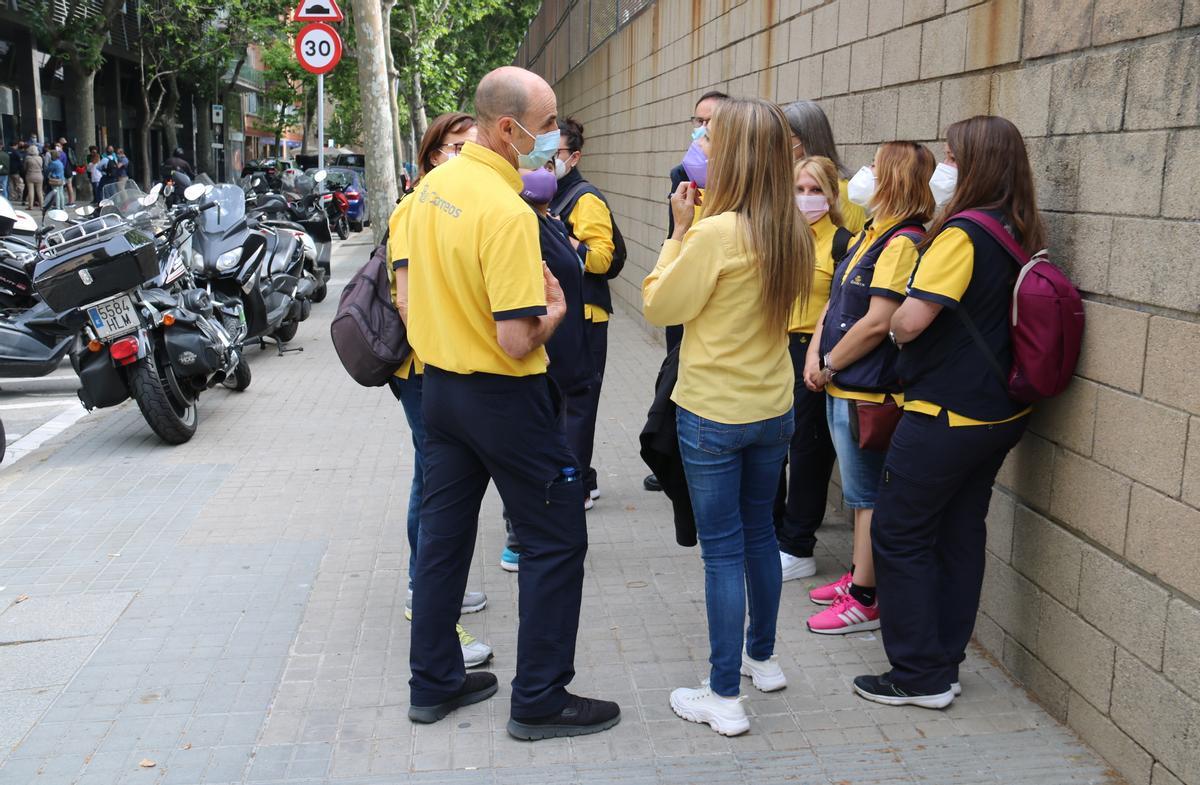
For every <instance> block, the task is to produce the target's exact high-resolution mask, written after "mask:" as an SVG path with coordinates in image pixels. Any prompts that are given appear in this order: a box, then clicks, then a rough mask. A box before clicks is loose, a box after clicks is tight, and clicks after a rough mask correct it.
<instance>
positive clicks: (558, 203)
mask: <svg viewBox="0 0 1200 785" xmlns="http://www.w3.org/2000/svg"><path fill="white" fill-rule="evenodd" d="M589 189H591V190H589ZM595 190H596V187H595V186H594V185H592V184H591V183H589V182H588V181H587V180H580V181H579V182H577V183H575V185H573V186H571V187H570V188H568V189H567V191H566V192H565V193H563V194H562V195H560V196H557V197H555V199H554V201H553V202H552V203H551V204H550V212H552V213H554V214H555V215H557V216H560V217H561V216H562V214H563V211H564V210H566V209H567V208H568V207H572V208H573V207H574V206H575V203H576V202H578V201H579V197H581V196H583V194H584V193H585V192H587V193H592V192H593V191H595ZM597 195H598V194H597ZM600 201H602V202H603V201H604V197H600ZM605 206H607V203H605ZM568 212H569V211H568Z"/></svg>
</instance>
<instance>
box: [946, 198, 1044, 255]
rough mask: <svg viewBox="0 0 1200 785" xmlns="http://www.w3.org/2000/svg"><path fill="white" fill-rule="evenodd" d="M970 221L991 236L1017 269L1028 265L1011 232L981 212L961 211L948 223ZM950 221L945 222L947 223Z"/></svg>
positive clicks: (1023, 251)
mask: <svg viewBox="0 0 1200 785" xmlns="http://www.w3.org/2000/svg"><path fill="white" fill-rule="evenodd" d="M960 218H961V219H963V220H965V221H970V222H971V223H973V224H975V225H976V226H978V227H979V228H980V229H982V230H984V231H985V232H987V233H988V234H989V235H991V237H992V239H993V240H995V241H996V242H997V243H999V244H1000V247H1001V248H1003V249H1004V250H1005V251H1006V252H1007V253H1008V255H1009V256H1011V257H1012V258H1013V259H1014V260H1015V261H1016V263H1017V266H1018V267H1024V266H1025V265H1026V264H1028V263H1029V259H1030V256H1029V254H1027V253H1025V249H1024V248H1022V247H1021V245H1020V243H1018V242H1017V238H1015V237H1013V235H1012V232H1010V231H1008V229H1006V228H1005V227H1004V224H1002V223H1000V222H999V221H997V220H996V219H995V218H993V217H992V216H990V215H988V214H987V213H985V212H984V211H982V210H963V211H962V212H961V213H956V214H955V215H954V216H952V217H951V218H950V221H954V220H957V219H960ZM950 221H947V223H949V222H950Z"/></svg>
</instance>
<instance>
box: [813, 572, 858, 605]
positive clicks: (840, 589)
mask: <svg viewBox="0 0 1200 785" xmlns="http://www.w3.org/2000/svg"><path fill="white" fill-rule="evenodd" d="M853 578H854V576H853V575H851V574H850V573H846V574H845V575H843V576H842V577H840V578H838V579H837V580H836V581H834V582H833V583H827V584H825V585H824V586H818V587H817V588H815V589H813V590H812V591H810V592H809V593H808V598H809V599H810V600H812V601H813V602H815V603H816V604H817V605H833V602H834V600H836V599H837V598H838V597H844V596H845V595H846V594H847V593H849V591H850V582H851V580H852V579H853Z"/></svg>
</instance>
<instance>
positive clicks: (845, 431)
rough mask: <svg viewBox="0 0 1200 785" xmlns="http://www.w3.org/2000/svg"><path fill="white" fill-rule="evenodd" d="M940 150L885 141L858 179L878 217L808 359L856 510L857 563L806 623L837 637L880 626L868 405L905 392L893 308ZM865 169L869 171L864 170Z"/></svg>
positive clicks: (810, 379) (927, 206)
mask: <svg viewBox="0 0 1200 785" xmlns="http://www.w3.org/2000/svg"><path fill="white" fill-rule="evenodd" d="M933 169H934V160H933V154H932V153H930V152H929V150H928V148H926V147H925V146H924V145H921V144H917V143H916V142H887V143H885V144H883V145H880V146H879V149H878V150H876V151H875V163H874V165H873V166H872V167H869V168H868V167H864V168H863V170H862V171H860V172H859V174H857V175H855V178H856V179H861V180H862V181H863V182H860V183H855V184H854V185H857V186H858V190H859V191H860V192H861V193H862V194H864V195H865V196H864V198H863V201H864V202H866V204H867V205H869V206H870V208H871V213H872V215H873V216H874V217H873V219H872V220H871V222H870V223H869V224H868V225H867V228H866V229H864V230H863V232H862V233H861V234H860V235H859V236H858V238H857V239H856V241H855V243H854V245H853V247H852V248H851V249H850V250H849V252H848V253H847V254H846V257H845V258H844V259H843V260H842V261H841V263H840V264H839V265H838V267H837V269H836V270H835V271H834V274H833V284H832V288H831V290H830V293H829V302H828V303H826V305H825V309H824V311H822V313H821V318H820V320H819V321H818V326H817V332H816V334H815V336H814V338H813V343H812V344H811V345H810V346H809V349H808V355H807V357H806V360H805V369H804V380H805V383H806V384H807V385H808V388H809V389H810V390H813V391H814V392H815V391H818V390H824V391H825V393H826V396H825V414H826V418H827V419H828V421H829V433H830V435H831V436H832V437H833V445H834V449H835V450H836V451H837V457H838V468H839V469H840V470H841V475H842V498H843V501H844V503H845V505H846V507H848V508H850V509H852V510H854V553H853V556H852V559H851V566H850V571H849V572H847V573H846V574H845V575H843V576H842V577H841V578H838V579H837V580H836V581H834V582H833V583H830V584H827V585H825V586H821V587H819V588H816V589H813V590H812V591H811V592H809V599H810V600H812V602H814V603H817V604H818V605H828V606H829V607H828V608H827V609H826V610H823V611H820V612H818V613H816V614H814V615H813V616H812V617H811V618H809V620H808V629H809V630H811V631H812V632H816V633H821V634H825V635H840V634H844V633H849V632H855V631H859V630H875V629H878V628H879V606H878V604H877V603H876V588H875V567H874V559H873V558H872V556H871V513H872V511H873V510H874V508H875V500H876V498H877V496H878V491H879V477H880V475H881V473H882V471H883V457H884V453H883V452H882V451H880V450H879V449H878V448H874V447H866V446H864V445H863V444H862V443H861V441H860V438H859V437H860V434H861V433H862V431H863V428H862V422H863V418H864V416H865V415H864V411H865V410H866V409H867V408H868V407H864V406H863V404H868V405H871V404H873V405H881V404H882V405H885V406H890V405H891V404H892V403H894V401H895V397H896V396H895V394H896V393H899V391H900V381H899V379H898V378H897V376H896V353H897V350H896V347H895V345H894V344H893V343H892V342H891V341H889V340H888V330H889V325H890V322H891V318H892V314H893V313H895V312H896V309H897V308H899V307H900V303H901V302H903V300H904V292H905V288H906V287H907V285H908V279H909V277H910V276H911V275H912V272H913V269H914V268H915V267H916V264H917V257H918V254H917V245H918V243H919V242H920V241H921V240H922V239H924V236H925V230H924V224H925V222H926V221H928V220H929V219H930V218H932V217H933V210H934V204H933V194H932V193H931V192H930V190H929V177H930V175H932V174H933ZM864 173H865V174H864Z"/></svg>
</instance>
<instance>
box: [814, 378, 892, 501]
mask: <svg viewBox="0 0 1200 785" xmlns="http://www.w3.org/2000/svg"><path fill="white" fill-rule="evenodd" d="M825 415H826V417H828V419H829V435H830V436H831V437H833V449H834V450H836V451H837V458H838V469H839V470H840V471H841V473H842V499H843V501H845V503H846V506H847V507H849V508H850V509H852V510H872V509H874V508H875V500H876V499H877V498H879V479H880V477H882V476H883V459H884V457H885V456H886V455H887V453H885V452H876V451H875V450H864V449H863V448H861V447H859V446H858V442H857V441H855V439H854V436H853V434H851V433H850V418H851V417H853V416H855V414H854V409H853V407H851V406H850V401H849V400H847V399H845V398H835V397H833V396H832V395H826V396H825Z"/></svg>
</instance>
